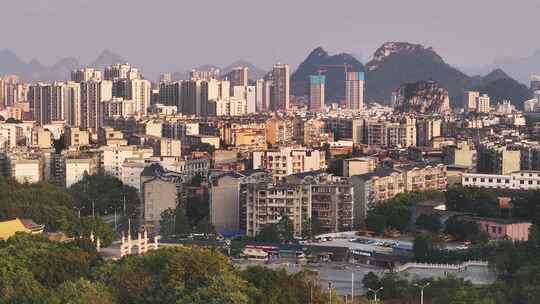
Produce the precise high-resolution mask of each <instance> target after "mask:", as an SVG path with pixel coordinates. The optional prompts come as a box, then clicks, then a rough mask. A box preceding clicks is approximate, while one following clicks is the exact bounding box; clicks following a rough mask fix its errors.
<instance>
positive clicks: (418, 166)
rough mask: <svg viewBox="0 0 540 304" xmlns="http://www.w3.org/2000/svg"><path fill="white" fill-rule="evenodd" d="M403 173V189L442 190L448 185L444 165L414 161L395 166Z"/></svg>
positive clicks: (412, 190)
mask: <svg viewBox="0 0 540 304" xmlns="http://www.w3.org/2000/svg"><path fill="white" fill-rule="evenodd" d="M395 170H397V171H399V172H401V173H402V174H403V181H404V185H405V191H407V192H416V191H443V190H446V188H447V186H448V178H447V176H446V165H443V164H438V165H427V164H423V163H414V164H409V165H403V166H398V167H395Z"/></svg>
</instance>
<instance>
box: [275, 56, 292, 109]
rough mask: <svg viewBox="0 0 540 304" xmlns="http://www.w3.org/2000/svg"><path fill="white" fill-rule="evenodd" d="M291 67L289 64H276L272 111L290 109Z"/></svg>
mask: <svg viewBox="0 0 540 304" xmlns="http://www.w3.org/2000/svg"><path fill="white" fill-rule="evenodd" d="M290 76H291V73H290V67H289V65H287V64H276V65H274V68H273V70H272V92H273V94H272V100H271V102H270V110H271V111H279V110H287V109H289V98H290V96H289V94H290Z"/></svg>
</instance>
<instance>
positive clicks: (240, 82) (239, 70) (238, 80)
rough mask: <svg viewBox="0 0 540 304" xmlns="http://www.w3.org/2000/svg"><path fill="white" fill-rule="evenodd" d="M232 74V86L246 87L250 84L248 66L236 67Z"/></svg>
mask: <svg viewBox="0 0 540 304" xmlns="http://www.w3.org/2000/svg"><path fill="white" fill-rule="evenodd" d="M230 75H231V79H230V81H231V88H234V87H235V86H242V87H245V86H247V85H248V84H249V83H248V82H249V78H248V77H249V76H248V67H235V68H233V69H232V71H231V73H230Z"/></svg>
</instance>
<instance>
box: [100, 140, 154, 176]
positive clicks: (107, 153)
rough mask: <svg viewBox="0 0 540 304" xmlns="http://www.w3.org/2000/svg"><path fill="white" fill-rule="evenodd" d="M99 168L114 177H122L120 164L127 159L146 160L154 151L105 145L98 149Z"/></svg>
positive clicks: (136, 147)
mask: <svg viewBox="0 0 540 304" xmlns="http://www.w3.org/2000/svg"><path fill="white" fill-rule="evenodd" d="M99 151H100V152H101V153H100V168H101V170H103V172H105V173H107V174H110V175H112V176H114V177H117V178H121V177H122V171H121V170H122V164H123V163H124V161H126V160H127V159H147V158H150V157H152V155H153V154H154V151H153V150H152V148H150V147H138V146H118V145H110V146H109V145H107V146H102V147H100V148H99Z"/></svg>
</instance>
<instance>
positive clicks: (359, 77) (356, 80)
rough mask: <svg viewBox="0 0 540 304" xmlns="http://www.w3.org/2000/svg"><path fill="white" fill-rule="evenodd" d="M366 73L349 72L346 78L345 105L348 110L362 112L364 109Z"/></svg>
mask: <svg viewBox="0 0 540 304" xmlns="http://www.w3.org/2000/svg"><path fill="white" fill-rule="evenodd" d="M364 90H365V75H364V72H347V74H346V78H345V103H346V105H347V109H350V110H355V111H361V110H363V109H364Z"/></svg>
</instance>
